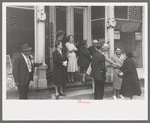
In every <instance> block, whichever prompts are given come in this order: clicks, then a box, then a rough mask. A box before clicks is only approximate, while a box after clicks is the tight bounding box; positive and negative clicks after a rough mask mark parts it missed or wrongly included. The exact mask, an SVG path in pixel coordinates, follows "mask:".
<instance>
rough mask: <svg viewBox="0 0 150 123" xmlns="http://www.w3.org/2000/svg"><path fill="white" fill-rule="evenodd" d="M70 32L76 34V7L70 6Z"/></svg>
mask: <svg viewBox="0 0 150 123" xmlns="http://www.w3.org/2000/svg"><path fill="white" fill-rule="evenodd" d="M70 31H71V32H70V33H71V35H73V36H74V9H73V7H71V8H70Z"/></svg>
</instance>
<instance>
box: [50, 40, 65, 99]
mask: <svg viewBox="0 0 150 123" xmlns="http://www.w3.org/2000/svg"><path fill="white" fill-rule="evenodd" d="M55 48H56V50H55V51H54V52H53V54H52V56H53V64H54V72H53V75H54V85H55V91H56V95H55V97H56V99H59V96H65V94H64V93H63V87H64V86H65V84H66V82H67V60H68V59H67V56H66V54H65V53H64V52H62V43H61V42H60V41H56V42H55Z"/></svg>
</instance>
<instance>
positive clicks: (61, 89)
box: [59, 86, 66, 96]
mask: <svg viewBox="0 0 150 123" xmlns="http://www.w3.org/2000/svg"><path fill="white" fill-rule="evenodd" d="M59 94H60V96H66V95H65V94H64V92H63V87H62V86H61V87H60V93H59Z"/></svg>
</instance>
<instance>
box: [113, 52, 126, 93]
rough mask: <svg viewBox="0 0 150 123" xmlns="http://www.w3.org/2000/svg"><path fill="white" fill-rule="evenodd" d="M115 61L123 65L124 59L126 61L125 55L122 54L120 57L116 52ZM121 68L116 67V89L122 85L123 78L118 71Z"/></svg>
mask: <svg viewBox="0 0 150 123" xmlns="http://www.w3.org/2000/svg"><path fill="white" fill-rule="evenodd" d="M113 58H114V62H115V63H117V64H119V65H121V66H122V65H123V61H124V55H123V54H121V55H120V57H118V56H117V55H116V54H115V55H114V57H113ZM119 71H120V70H119V69H114V75H113V86H114V89H117V90H120V89H121V85H122V78H119V77H118V75H117V74H118V72H119Z"/></svg>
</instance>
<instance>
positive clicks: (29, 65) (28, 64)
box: [27, 57, 32, 72]
mask: <svg viewBox="0 0 150 123" xmlns="http://www.w3.org/2000/svg"><path fill="white" fill-rule="evenodd" d="M27 66H28V70H29V72H31V71H32V66H31V62H30V59H29V58H28V57H27Z"/></svg>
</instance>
